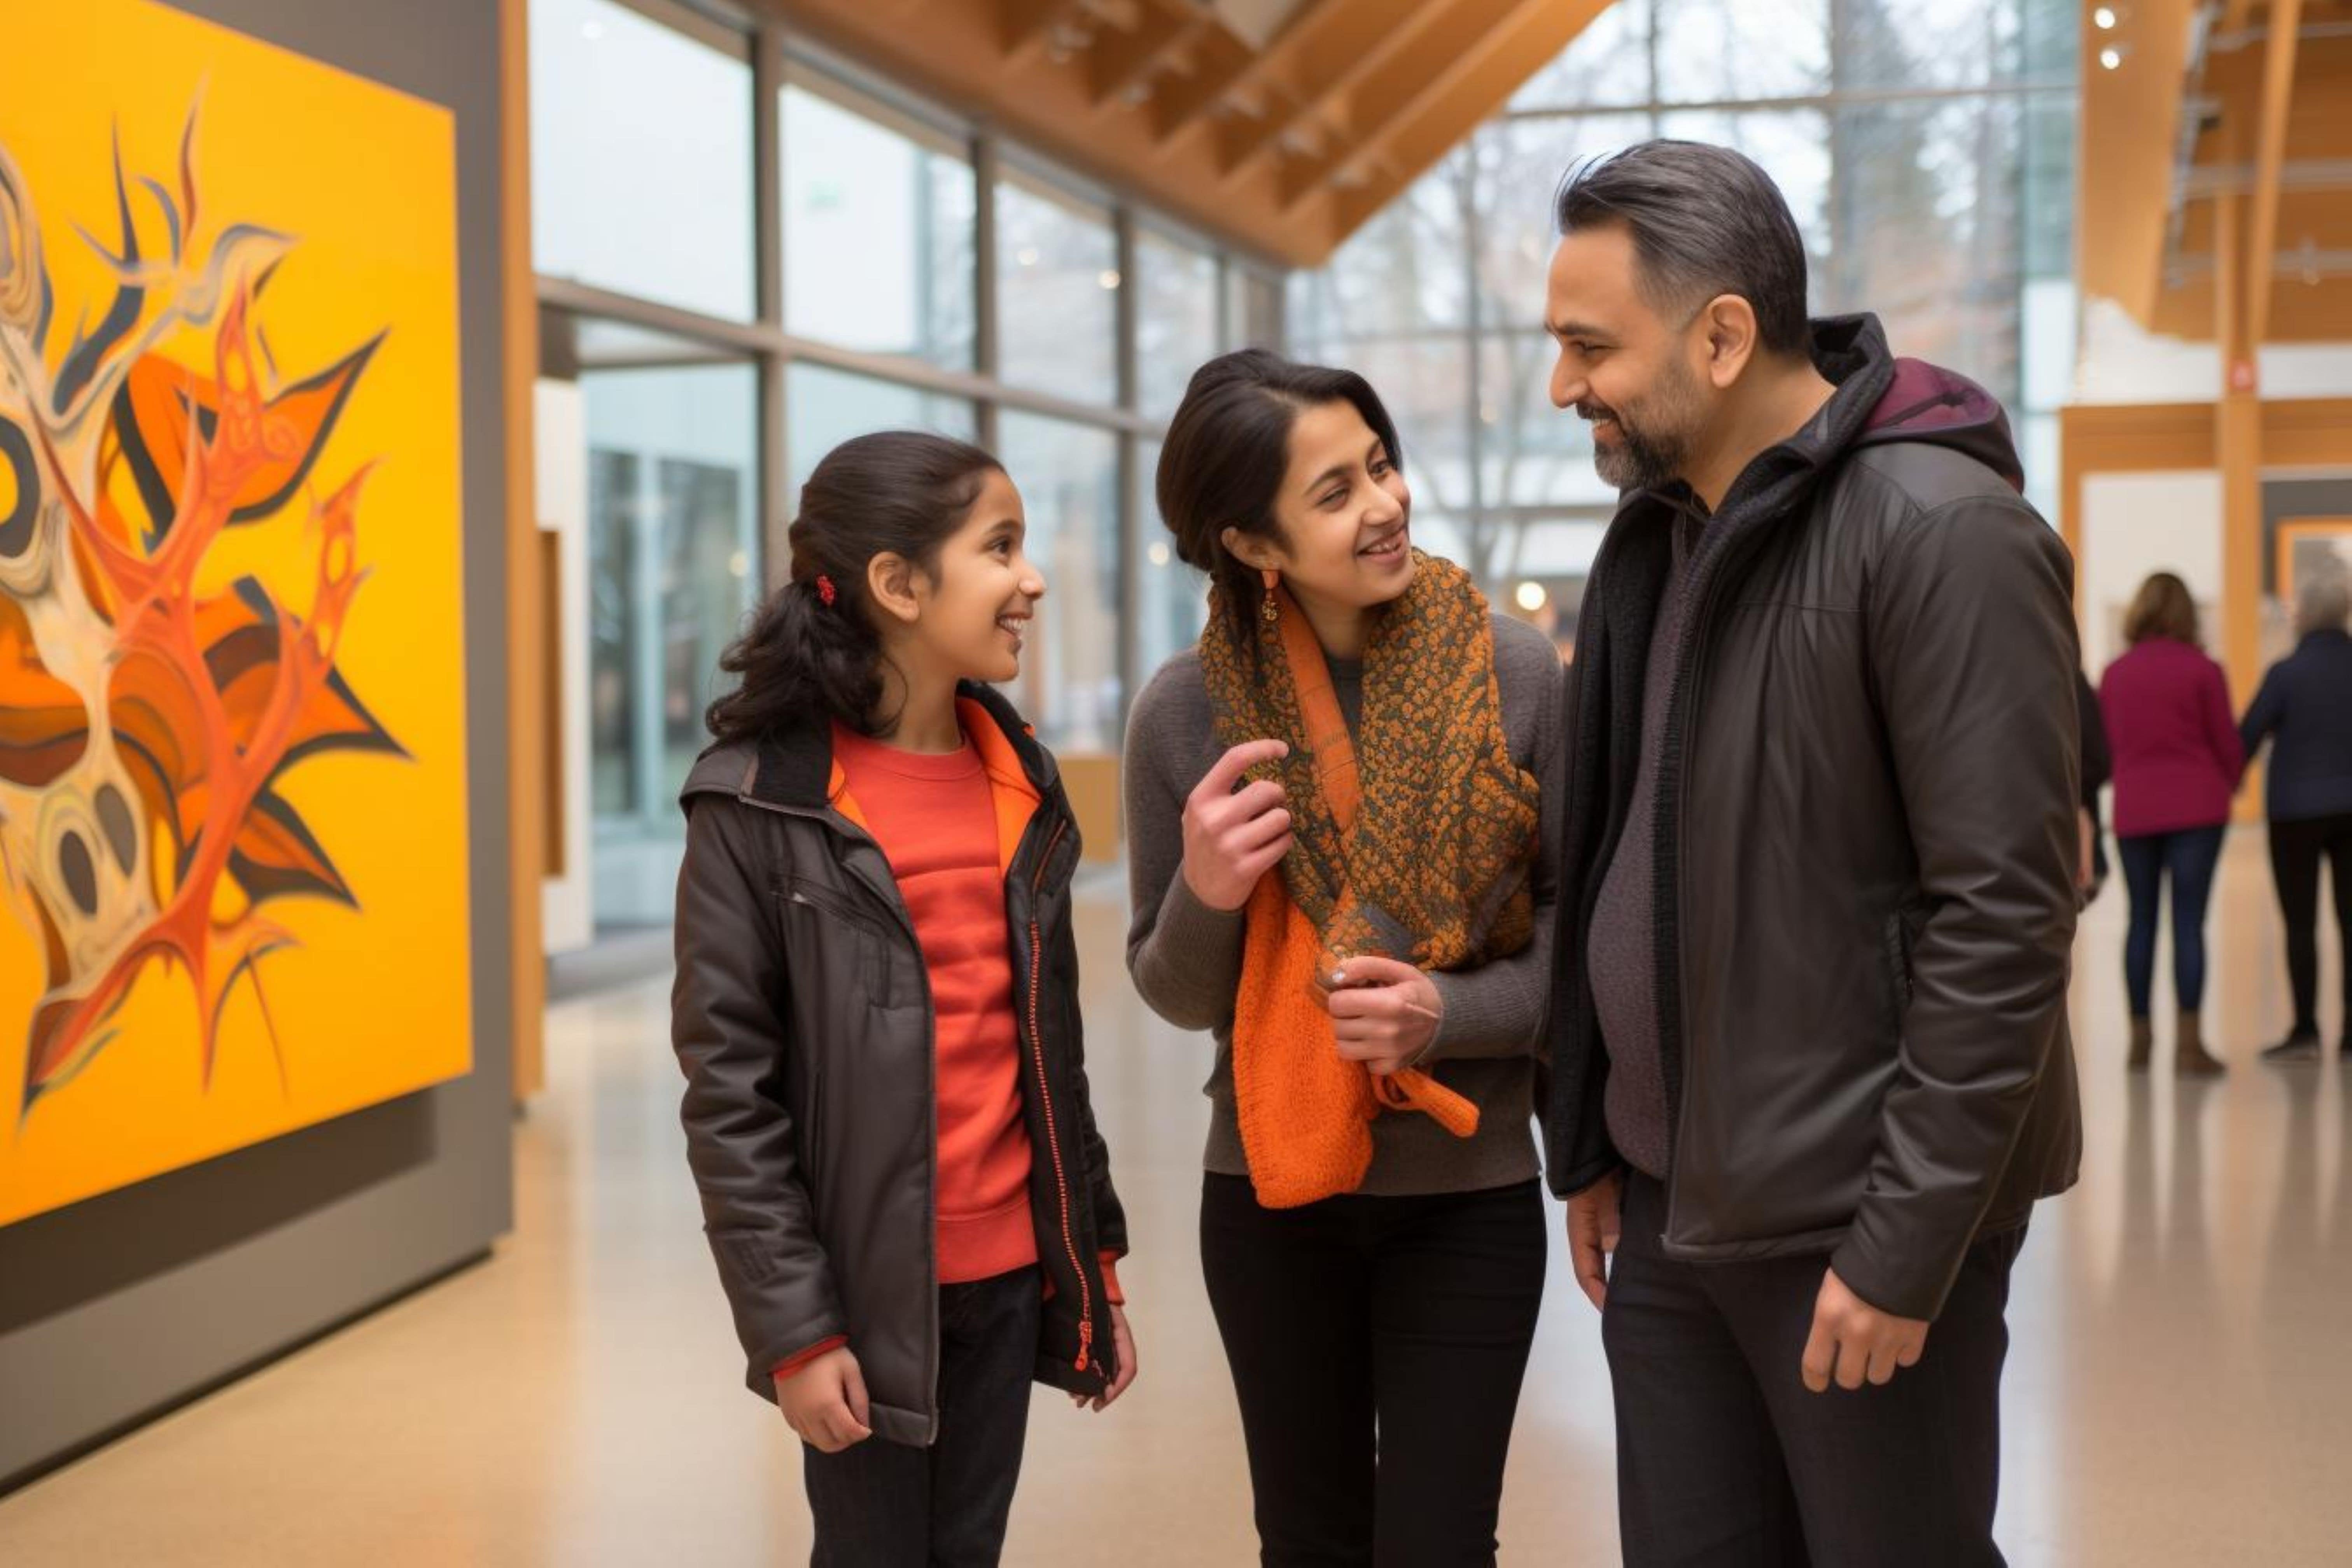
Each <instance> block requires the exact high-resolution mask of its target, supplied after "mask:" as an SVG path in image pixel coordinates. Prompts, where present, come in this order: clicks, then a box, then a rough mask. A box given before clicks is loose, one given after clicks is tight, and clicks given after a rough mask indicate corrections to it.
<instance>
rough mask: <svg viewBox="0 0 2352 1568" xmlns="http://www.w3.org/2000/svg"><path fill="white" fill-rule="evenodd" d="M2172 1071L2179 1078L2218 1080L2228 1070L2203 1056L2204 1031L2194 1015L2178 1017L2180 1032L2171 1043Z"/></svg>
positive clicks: (2188, 1014)
mask: <svg viewBox="0 0 2352 1568" xmlns="http://www.w3.org/2000/svg"><path fill="white" fill-rule="evenodd" d="M2172 1070H2173V1072H2174V1073H2175V1075H2177V1076H2179V1077H2180V1078H2220V1077H2221V1075H2222V1074H2223V1073H2225V1072H2228V1071H2229V1070H2230V1069H2229V1068H2228V1067H2227V1066H2226V1065H2224V1064H2223V1063H2222V1062H2221V1061H2219V1060H2217V1059H2216V1058H2212V1057H2210V1056H2208V1055H2206V1054H2205V1039H2204V1030H2203V1027H2202V1026H2201V1025H2200V1022H2199V1020H2198V1016H2197V1015H2196V1014H2194V1013H2183V1014H2181V1015H2180V1032H2179V1034H2178V1035H2176V1036H2175V1037H2173V1041H2172Z"/></svg>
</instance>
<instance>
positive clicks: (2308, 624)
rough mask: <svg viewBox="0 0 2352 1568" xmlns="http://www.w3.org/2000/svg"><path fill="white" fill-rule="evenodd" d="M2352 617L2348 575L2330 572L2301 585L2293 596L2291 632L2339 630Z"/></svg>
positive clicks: (2305, 634)
mask: <svg viewBox="0 0 2352 1568" xmlns="http://www.w3.org/2000/svg"><path fill="white" fill-rule="evenodd" d="M2347 620H2352V576H2347V574H2344V573H2342V572H2330V573H2327V574H2326V575H2324V576H2318V577H2314V578H2313V579H2312V580H2311V581H2310V582H2308V583H2305V584H2304V585H2303V592H2302V593H2300V594H2297V595H2295V599H2294V635H2295V636H2297V637H2309V636H2310V635H2311V634H2312V633H2314V632H2340V631H2342V630H2343V629H2344V623H2345V622H2346V621H2347Z"/></svg>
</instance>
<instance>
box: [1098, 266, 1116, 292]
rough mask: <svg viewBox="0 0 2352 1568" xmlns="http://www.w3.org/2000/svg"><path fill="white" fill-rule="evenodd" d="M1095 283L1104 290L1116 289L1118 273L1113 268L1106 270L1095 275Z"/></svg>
mask: <svg viewBox="0 0 2352 1568" xmlns="http://www.w3.org/2000/svg"><path fill="white" fill-rule="evenodd" d="M1095 281H1096V282H1097V283H1099V284H1101V285H1102V286H1103V287H1104V288H1106V289H1116V288H1118V269H1117V268H1104V269H1103V270H1102V271H1101V272H1100V273H1097V275H1096V277H1095Z"/></svg>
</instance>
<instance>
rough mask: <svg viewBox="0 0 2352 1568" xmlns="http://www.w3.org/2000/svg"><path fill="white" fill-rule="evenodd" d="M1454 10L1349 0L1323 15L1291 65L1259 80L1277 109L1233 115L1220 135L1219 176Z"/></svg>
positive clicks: (1250, 160)
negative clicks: (1270, 90) (1274, 96)
mask: <svg viewBox="0 0 2352 1568" xmlns="http://www.w3.org/2000/svg"><path fill="white" fill-rule="evenodd" d="M1453 9H1454V7H1453V6H1451V5H1447V4H1445V3H1444V0H1436V3H1430V0H1420V3H1416V0H1353V3H1352V4H1350V5H1344V6H1341V7H1339V8H1338V9H1336V10H1333V11H1329V12H1327V13H1326V16H1328V17H1329V18H1330V21H1329V25H1328V26H1325V27H1323V28H1322V29H1321V30H1320V31H1319V32H1318V35H1317V36H1316V37H1314V38H1313V39H1312V40H1302V41H1301V47H1299V48H1298V49H1297V51H1296V52H1295V53H1294V55H1293V57H1292V58H1294V59H1295V60H1296V61H1297V70H1296V71H1295V72H1293V73H1292V74H1291V76H1290V78H1289V79H1288V80H1286V81H1284V80H1279V79H1276V78H1275V77H1274V76H1272V74H1271V73H1261V77H1262V79H1265V80H1266V81H1267V82H1268V84H1269V85H1271V86H1276V87H1278V88H1280V89H1282V91H1283V93H1284V95H1285V101H1284V102H1283V104H1282V105H1281V107H1279V108H1277V109H1275V110H1271V111H1269V112H1268V113H1266V114H1265V116H1264V117H1262V118H1260V119H1256V120H1241V119H1236V120H1234V121H1232V122H1231V123H1230V125H1229V126H1228V128H1227V130H1226V132H1225V134H1224V135H1223V137H1221V138H1220V145H1219V147H1218V150H1217V169H1218V173H1219V174H1220V175H1221V176H1222V177H1223V179H1224V180H1225V181H1226V182H1227V183H1229V184H1230V183H1231V182H1233V181H1234V180H1236V179H1238V178H1239V177H1240V176H1241V175H1243V174H1246V173H1247V172H1249V170H1250V169H1251V167H1252V166H1253V165H1255V163H1257V161H1258V160H1259V159H1260V158H1261V157H1263V156H1265V154H1266V153H1270V152H1272V151H1274V150H1275V149H1276V148H1277V147H1279V146H1280V145H1281V144H1282V142H1283V139H1284V138H1285V137H1286V136H1288V135H1289V134H1290V133H1291V132H1294V131H1296V130H1298V129H1299V128H1300V127H1302V126H1305V125H1308V124H1311V123H1312V122H1314V121H1318V120H1319V119H1320V118H1321V117H1322V116H1323V115H1324V114H1325V113H1326V112H1327V111H1328V110H1330V108H1331V107H1332V106H1333V105H1334V104H1336V103H1337V102H1338V101H1339V99H1340V98H1341V97H1342V96H1343V95H1344V94H1346V93H1348V92H1349V91H1350V90H1351V89H1354V88H1355V87H1356V86H1357V84H1359V83H1360V82H1361V81H1363V80H1364V79H1366V78H1367V77H1369V76H1370V75H1371V74H1372V73H1373V72H1374V71H1376V70H1378V69H1379V68H1381V65H1383V64H1384V63H1386V62H1387V61H1388V60H1389V59H1391V58H1393V57H1394V55H1395V53H1396V51H1397V50H1399V49H1401V48H1402V47H1405V46H1407V45H1408V44H1411V43H1414V42H1416V41H1419V40H1422V39H1424V38H1427V37H1430V36H1431V35H1432V33H1433V30H1434V26H1435V24H1436V23H1437V21H1438V20H1439V19H1440V18H1443V17H1444V16H1446V15H1447V14H1448V13H1449V12H1450V11H1451V10H1453Z"/></svg>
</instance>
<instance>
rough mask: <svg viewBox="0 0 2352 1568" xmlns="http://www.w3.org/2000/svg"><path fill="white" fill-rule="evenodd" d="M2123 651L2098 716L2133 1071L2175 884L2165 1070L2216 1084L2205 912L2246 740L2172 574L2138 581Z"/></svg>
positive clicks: (2148, 1034) (2146, 1035) (2145, 1044)
mask: <svg viewBox="0 0 2352 1568" xmlns="http://www.w3.org/2000/svg"><path fill="white" fill-rule="evenodd" d="M2124 637H2125V638H2126V640H2127V641H2129V642H2130V644H2131V651H2130V652H2128V653H2126V654H2125V655H2124V656H2123V657H2122V658H2119V659H2117V660H2116V661H2115V663H2113V664H2111V665H2109V666H2107V673H2106V675H2105V678H2104V679H2101V680H2100V682H2099V710H2100V711H2101V713H2102V714H2103V715H2104V716H2105V722H2106V728H2107V749H2108V751H2109V752H2111V753H2112V754H2113V758H2114V764H2113V765H2114V769H2115V784H2116V847H2117V849H2118V851H2119V855H2120V858H2121V859H2122V860H2123V863H2124V890H2125V892H2126V894H2127V895H2128V896H2129V898H2130V901H2131V930H2130V933H2129V934H2128V935H2127V936H2126V938H2125V940H2124V985H2125V989H2126V992H2127V993H2128V994H2129V996H2130V1001H2131V1055H2130V1058H2129V1060H2128V1065H2129V1068H2130V1069H2131V1070H2132V1071H2134V1072H2139V1071H2142V1070H2144V1069H2146V1068H2147V1064H2148V1058H2150V1056H2151V1055H2153V1054H2154V1051H2155V1043H2156V1032H2155V1029H2154V1027H2153V1026H2152V1025H2151V1024H2150V1022H2149V1017H2150V1013H2151V1010H2152V1005H2153V1002H2154V993H2155V989H2156V932H2157V925H2158V921H2160V920H2161V919H2162V910H2161V908H2160V903H2159V900H2161V898H2162V895H2163V889H2164V883H2165V880H2166V879H2168V878H2169V879H2171V882H2172V988H2173V992H2174V1000H2175V1001H2177V1002H2178V1003H2179V1005H2180V1014H2179V1017H2180V1026H2179V1032H2178V1034H2177V1035H2176V1036H2175V1037H2174V1039H2173V1043H2172V1068H2173V1071H2174V1072H2175V1073H2177V1074H2179V1076H2180V1077H2182V1078H2212V1077H2214V1076H2216V1075H2218V1074H2220V1073H2221V1072H2222V1071H2224V1070H2226V1069H2225V1068H2224V1066H2223V1064H2222V1063H2221V1060H2220V1059H2219V1058H2215V1057H2213V1056H2211V1055H2210V1054H2209V1053H2208V1052H2207V1051H2206V1049H2205V1040H2204V1030H2203V1027H2202V1025H2201V1023H2200V1012H2199V1009H2200V1007H2202V1006H2203V1005H2204V1000H2205V905H2206V902H2207V900H2209V899H2210V898H2211V896H2212V893H2213V871H2214V868H2215V867H2216V866H2217V865H2219V864H2220V862H2221V837H2222V831H2223V829H2224V828H2226V827H2227V826H2229V822H2230V796H2231V795H2232V794H2234V793H2235V792H2236V790H2237V787H2238V779H2239V776H2240V775H2241V774H2242V773H2244V772H2245V771H2246V752H2245V745H2244V742H2242V740H2241V739H2240V737H2239V734H2238V726H2237V725H2236V723H2235V722H2233V721H2232V719H2231V711H2230V683H2229V681H2228V679H2226V678H2225V677H2224V676H2223V675H2222V673H2221V666H2220V665H2218V664H2216V663H2214V662H2213V660H2212V659H2211V658H2209V657H2207V655H2206V653H2205V650H2204V649H2203V648H2201V647H2199V646H2198V644H2197V601H2196V600H2194V599H2192V598H2190V597H2189V585H2188V584H2185V583H2183V582H2182V581H2181V580H2180V579H2179V578H2178V577H2176V576H2174V575H2173V574H2171V573H2169V572H2158V573H2157V574H2155V575H2153V576H2151V577H2150V578H2148V580H2147V582H2145V583H2143V584H2140V590H2139V593H2138V595H2137V596H2136V597H2135V598H2134V599H2133V600H2132V605H2131V612H2130V614H2128V615H2126V616H2125V617H2124Z"/></svg>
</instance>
